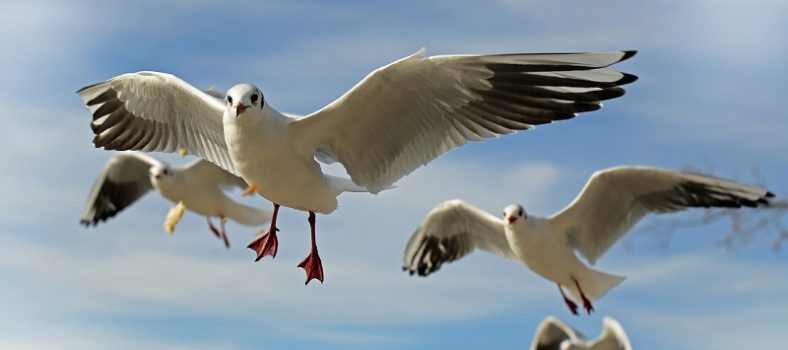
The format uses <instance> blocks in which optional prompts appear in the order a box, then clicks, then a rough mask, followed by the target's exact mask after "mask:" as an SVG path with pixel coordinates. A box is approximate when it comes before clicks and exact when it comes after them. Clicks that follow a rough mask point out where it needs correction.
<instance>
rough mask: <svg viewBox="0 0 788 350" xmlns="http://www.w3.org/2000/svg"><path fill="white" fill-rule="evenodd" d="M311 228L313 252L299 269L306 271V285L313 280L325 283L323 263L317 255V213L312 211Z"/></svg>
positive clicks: (310, 216)
mask: <svg viewBox="0 0 788 350" xmlns="http://www.w3.org/2000/svg"><path fill="white" fill-rule="evenodd" d="M309 228H310V229H311V231H312V250H311V251H310V252H309V255H307V256H306V258H304V260H303V261H301V263H300V264H298V267H300V268H302V269H304V271H306V282H304V285H306V284H309V281H311V280H312V279H316V280H318V281H320V283H323V263H322V262H321V261H320V255H318V254H317V243H315V213H314V212H311V211H310V212H309Z"/></svg>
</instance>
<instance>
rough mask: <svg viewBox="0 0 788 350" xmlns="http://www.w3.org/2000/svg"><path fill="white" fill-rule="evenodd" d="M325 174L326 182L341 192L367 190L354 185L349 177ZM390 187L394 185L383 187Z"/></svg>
mask: <svg viewBox="0 0 788 350" xmlns="http://www.w3.org/2000/svg"><path fill="white" fill-rule="evenodd" d="M325 176H326V178H327V179H328V182H329V183H330V184H331V186H333V187H334V188H335V189H337V190H338V191H339V193H342V192H369V190H368V189H367V188H366V187H362V186H359V185H356V184H355V183H354V182H353V180H351V179H348V178H344V177H338V176H333V175H325ZM392 188H394V186H389V187H386V188H384V190H388V189H392Z"/></svg>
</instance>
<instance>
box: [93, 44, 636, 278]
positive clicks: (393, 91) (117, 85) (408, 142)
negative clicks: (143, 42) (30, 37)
mask: <svg viewBox="0 0 788 350" xmlns="http://www.w3.org/2000/svg"><path fill="white" fill-rule="evenodd" d="M634 54H635V52H634V51H617V52H590V53H549V54H498V55H441V56H431V57H425V56H424V50H423V49H422V50H420V51H418V52H416V53H415V54H413V55H410V56H407V57H405V58H402V59H400V60H397V61H395V62H393V63H391V64H388V65H386V66H383V67H381V68H378V69H376V70H375V71H373V72H372V73H370V74H369V75H368V76H367V77H366V78H364V79H363V80H362V81H361V82H359V83H358V84H356V86H354V87H353V88H352V89H351V90H350V91H348V92H347V93H345V94H344V95H342V96H341V97H339V98H338V99H337V100H335V101H334V102H332V103H331V104H329V105H327V106H325V107H324V108H322V109H320V110H318V111H316V112H314V113H312V114H309V115H306V116H304V117H302V118H292V117H289V116H286V115H284V114H282V113H280V112H278V111H277V110H276V109H274V107H273V106H272V105H271V103H270V101H268V100H266V99H265V97H264V95H263V92H262V91H261V90H260V89H259V88H257V87H256V86H254V85H251V84H239V85H235V86H233V87H232V88H230V89H229V90H228V91H227V93H226V95H225V96H224V98H223V99H218V98H216V97H214V96H211V95H210V94H208V93H205V92H203V91H201V90H199V89H197V88H195V87H193V86H192V85H189V84H188V83H186V82H185V81H183V80H181V79H179V78H177V77H175V76H173V75H170V74H165V73H159V72H138V73H128V74H123V75H119V76H117V77H114V78H111V79H109V80H107V81H104V82H100V83H97V84H93V85H89V86H86V87H84V88H82V89H80V90H79V91H78V94H79V95H80V97H81V98H82V99H83V101H84V103H85V104H86V105H87V107H88V109H89V110H90V111H91V113H92V114H93V121H92V122H91V128H92V129H93V132H94V134H95V137H94V139H93V143H94V144H95V146H96V147H102V148H104V149H108V150H142V151H145V152H152V151H161V152H175V151H177V150H179V149H181V148H183V149H186V150H187V151H188V152H189V153H190V154H194V155H196V156H198V157H201V158H204V159H207V160H209V161H211V162H213V163H215V164H217V165H219V166H221V167H222V168H224V169H225V170H227V171H229V172H230V173H232V174H235V175H239V176H240V177H242V178H243V179H244V180H246V182H247V183H249V184H250V185H252V184H253V185H255V186H256V188H257V193H259V194H260V195H262V196H263V197H265V198H266V199H268V200H270V201H272V202H273V203H274V210H273V218H272V220H271V225H270V228H269V229H268V231H267V233H266V234H264V235H262V236H261V237H260V238H258V239H256V240H255V241H253V242H252V243H251V244H250V245H249V247H250V248H251V249H253V250H255V251H256V253H257V260H259V259H261V258H262V257H265V256H268V255H270V256H276V253H277V249H278V239H277V236H276V232H277V227H276V224H277V223H276V218H277V214H278V212H279V207H280V205H283V206H286V207H290V208H293V209H296V210H301V211H305V212H308V213H309V215H308V222H309V225H310V230H311V240H312V247H311V250H310V253H309V255H307V257H306V258H305V259H304V260H303V261H302V262H301V263H300V264H299V267H302V268H304V270H305V271H306V275H307V277H306V283H309V281H310V280H312V279H317V280H319V281H321V282H322V281H323V267H322V263H321V260H320V256H319V255H318V251H317V244H316V238H315V224H316V223H315V221H316V216H315V213H322V214H329V213H331V212H333V211H334V210H335V209H336V208H337V196H338V195H339V194H340V193H343V192H349V191H353V192H371V193H377V192H379V191H381V190H384V189H387V188H390V187H391V186H392V185H393V184H394V182H395V181H397V180H398V179H400V178H402V177H403V176H405V175H407V174H409V173H411V172H412V171H414V170H415V169H417V168H418V167H420V166H422V165H425V164H426V163H428V162H430V161H431V160H433V159H435V158H437V157H438V156H440V155H442V154H444V153H446V152H448V151H450V150H452V149H454V148H457V147H460V146H462V145H465V144H466V143H468V142H469V141H481V140H484V139H488V138H494V137H498V136H500V135H504V134H510V133H513V132H516V131H518V130H526V129H531V128H533V127H534V126H535V125H539V124H547V123H551V122H554V121H558V120H565V119H571V118H574V117H575V116H577V114H578V113H581V112H588V111H594V110H597V109H599V108H601V107H602V101H604V100H609V99H613V98H616V97H619V96H622V95H623V94H624V89H623V88H621V87H620V86H621V85H624V84H628V83H631V82H633V81H635V80H636V79H637V78H636V77H635V76H633V75H630V74H626V73H621V72H618V71H615V70H612V69H610V68H608V66H610V65H612V64H615V63H617V62H620V61H623V60H625V59H627V58H629V57H632V56H633V55H634ZM319 162H322V163H327V164H330V163H335V162H339V163H341V165H342V166H344V168H345V170H346V171H347V173H348V174H349V176H350V178H349V179H348V178H342V177H336V176H331V175H327V174H325V173H323V171H322V169H321V166H320V163H319Z"/></svg>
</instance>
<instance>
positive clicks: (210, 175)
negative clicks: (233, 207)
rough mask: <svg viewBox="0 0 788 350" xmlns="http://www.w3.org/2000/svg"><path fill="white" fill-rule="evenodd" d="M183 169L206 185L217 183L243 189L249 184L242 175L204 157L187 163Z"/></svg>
mask: <svg viewBox="0 0 788 350" xmlns="http://www.w3.org/2000/svg"><path fill="white" fill-rule="evenodd" d="M183 171H184V172H185V173H188V174H189V175H188V176H191V177H194V178H195V179H197V180H199V182H200V183H201V184H205V185H209V184H210V185H217V186H220V187H223V188H232V187H238V188H241V189H245V188H246V187H248V186H249V185H248V184H247V183H246V181H244V179H242V178H241V177H239V176H235V175H233V174H230V173H228V172H227V171H226V170H224V169H222V168H220V167H218V166H217V165H215V164H213V163H211V162H209V161H207V160H204V159H197V160H195V161H193V162H191V163H189V164H187V165H186V166H184V169H183Z"/></svg>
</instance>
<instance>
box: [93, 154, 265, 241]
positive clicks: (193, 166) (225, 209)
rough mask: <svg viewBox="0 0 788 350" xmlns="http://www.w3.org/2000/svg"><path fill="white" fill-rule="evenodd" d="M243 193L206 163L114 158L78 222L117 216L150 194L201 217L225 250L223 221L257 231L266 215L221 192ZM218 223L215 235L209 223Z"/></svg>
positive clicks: (137, 156)
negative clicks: (255, 227) (231, 189)
mask: <svg viewBox="0 0 788 350" xmlns="http://www.w3.org/2000/svg"><path fill="white" fill-rule="evenodd" d="M231 186H236V187H242V188H243V187H246V182H244V181H243V179H241V178H239V177H237V176H235V175H232V174H230V173H228V172H226V171H224V170H222V169H221V168H219V167H217V166H216V165H213V164H212V163H210V162H208V161H205V160H202V159H198V160H195V161H193V162H191V163H189V164H186V165H184V166H170V165H169V164H167V163H164V162H162V161H159V160H157V159H155V158H153V157H150V156H148V155H145V154H142V153H139V152H118V153H117V154H115V155H114V156H113V157H112V158H110V159H109V160H108V161H107V164H106V165H105V166H104V170H102V171H101V174H99V176H98V178H97V179H96V182H95V183H94V184H93V188H92V189H91V190H90V195H89V196H88V200H87V202H86V203H85V212H84V214H82V219H81V220H80V222H81V223H82V224H83V225H85V226H90V225H97V224H98V223H99V222H102V221H106V220H107V219H109V218H111V217H113V216H115V215H117V214H118V213H119V212H121V211H122V210H123V209H125V208H126V207H128V206H129V205H131V204H133V203H134V202H135V201H137V199H139V198H140V197H142V196H143V195H145V194H146V193H148V191H150V190H151V189H153V188H156V190H158V191H159V193H161V195H162V196H164V198H167V199H169V200H170V201H172V202H174V203H178V202H183V204H184V206H185V207H186V209H188V210H191V211H193V212H195V213H197V214H200V215H203V216H205V217H206V218H207V220H208V227H209V228H210V230H211V232H213V233H214V235H216V236H217V237H218V238H219V239H221V240H222V241H223V242H224V244H225V246H226V247H229V246H230V243H229V240H228V239H227V234H226V232H225V229H224V223H225V219H231V220H233V221H236V222H238V223H239V224H242V225H247V226H252V225H262V224H264V223H266V222H268V221H269V220H271V212H269V211H266V210H261V209H256V208H252V207H249V206H246V205H243V204H240V203H236V202H234V201H233V200H232V199H230V198H229V197H227V196H226V195H225V194H224V192H223V188H227V187H231ZM211 217H218V218H219V223H220V225H221V229H217V228H216V226H214V224H213V223H212V222H211Z"/></svg>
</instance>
